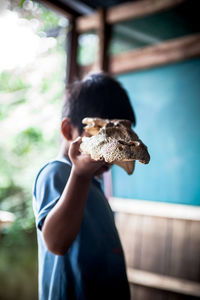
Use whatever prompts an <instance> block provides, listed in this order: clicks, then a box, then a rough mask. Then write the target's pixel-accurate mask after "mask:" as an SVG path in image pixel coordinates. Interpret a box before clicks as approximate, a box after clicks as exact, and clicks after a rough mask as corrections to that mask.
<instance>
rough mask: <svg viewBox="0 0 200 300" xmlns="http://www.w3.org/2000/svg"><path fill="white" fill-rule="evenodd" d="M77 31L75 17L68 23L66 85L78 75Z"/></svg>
mask: <svg viewBox="0 0 200 300" xmlns="http://www.w3.org/2000/svg"><path fill="white" fill-rule="evenodd" d="M77 49H78V33H77V30H76V19H75V18H73V19H71V21H70V24H69V31H68V34H67V64H66V85H67V84H69V83H71V82H73V81H74V80H75V79H77V77H78V64H77Z"/></svg>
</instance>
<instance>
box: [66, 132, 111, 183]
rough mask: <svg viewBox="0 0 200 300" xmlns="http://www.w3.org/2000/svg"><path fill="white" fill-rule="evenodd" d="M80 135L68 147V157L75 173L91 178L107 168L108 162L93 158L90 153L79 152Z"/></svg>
mask: <svg viewBox="0 0 200 300" xmlns="http://www.w3.org/2000/svg"><path fill="white" fill-rule="evenodd" d="M81 142H82V139H81V137H78V138H77V139H76V140H75V141H73V142H72V143H71V145H70V148H69V157H70V159H71V161H72V163H73V171H74V172H75V173H76V175H78V176H81V177H84V178H88V179H91V178H92V177H93V176H95V175H100V174H102V173H103V172H105V171H107V170H108V169H109V164H108V163H106V162H105V161H104V160H102V161H96V160H93V159H92V158H91V157H90V155H88V154H85V153H82V152H80V150H79V149H80V144H81Z"/></svg>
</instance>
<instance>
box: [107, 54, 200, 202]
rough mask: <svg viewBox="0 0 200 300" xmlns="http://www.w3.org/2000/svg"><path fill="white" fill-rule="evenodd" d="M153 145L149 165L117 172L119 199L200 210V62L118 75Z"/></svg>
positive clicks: (142, 131) (140, 126) (139, 124)
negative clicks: (186, 205) (170, 204)
mask: <svg viewBox="0 0 200 300" xmlns="http://www.w3.org/2000/svg"><path fill="white" fill-rule="evenodd" d="M118 80H119V81H120V82H121V83H122V84H123V86H124V87H125V89H126V90H127V91H128V94H129V96H130V98H131V101H132V104H133V106H134V108H135V112H136V116H137V126H136V127H135V131H136V132H137V133H138V135H139V137H140V138H141V139H142V140H143V142H144V143H145V144H146V145H147V146H148V149H149V152H150V155H151V161H150V164H149V165H143V164H141V163H139V162H137V163H136V169H135V172H134V174H133V175H131V176H129V175H127V174H126V173H125V171H124V170H123V169H121V168H119V167H117V166H116V167H113V171H112V175H113V193H114V196H116V197H125V198H135V199H143V200H152V201H164V202H174V203H184V204H191V205H200V59H192V60H189V61H186V62H181V63H177V64H173V65H168V66H162V67H159V68H155V69H150V70H145V71H140V72H134V73H129V74H125V75H120V76H118Z"/></svg>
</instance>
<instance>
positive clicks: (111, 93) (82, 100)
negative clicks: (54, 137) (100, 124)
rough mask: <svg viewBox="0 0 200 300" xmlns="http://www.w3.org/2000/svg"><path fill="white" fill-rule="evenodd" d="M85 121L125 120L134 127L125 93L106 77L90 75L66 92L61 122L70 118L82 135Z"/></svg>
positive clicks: (134, 121) (114, 81) (132, 113)
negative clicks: (98, 119)
mask: <svg viewBox="0 0 200 300" xmlns="http://www.w3.org/2000/svg"><path fill="white" fill-rule="evenodd" d="M85 117H99V118H102V119H127V120H130V121H131V123H132V125H133V126H135V124H136V119H135V113H134V111H133V108H132V107H131V104H130V100H129V98H128V95H127V93H126V91H125V90H124V88H123V87H122V86H121V85H120V83H119V82H118V81H116V80H115V79H114V78H112V77H111V76H109V75H107V74H105V73H95V74H90V75H88V76H87V77H86V78H85V79H83V80H81V81H77V82H74V83H73V84H72V85H70V86H69V87H68V89H67V92H66V99H65V103H64V105H63V110H62V118H63V119H65V118H69V119H70V122H71V124H72V125H73V126H74V127H75V128H77V129H78V132H79V134H80V135H81V134H82V132H83V124H82V119H83V118H85Z"/></svg>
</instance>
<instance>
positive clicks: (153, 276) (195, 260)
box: [111, 199, 200, 300]
mask: <svg viewBox="0 0 200 300" xmlns="http://www.w3.org/2000/svg"><path fill="white" fill-rule="evenodd" d="M140 203H141V205H140ZM111 206H112V208H113V210H114V211H115V220H116V225H117V228H118V230H119V234H120V237H121V241H122V244H123V248H124V251H125V257H126V262H127V268H128V276H129V281H130V286H131V294H132V299H134V300H151V299H152V300H155V299H162V300H165V299H167V300H175V299H193V298H194V299H197V298H200V234H199V232H200V208H196V207H192V206H182V205H174V204H164V203H160V204H158V203H153V202H145V201H134V200H130V201H128V200H125V199H117V200H116V199H114V200H113V201H112V202H111Z"/></svg>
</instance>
